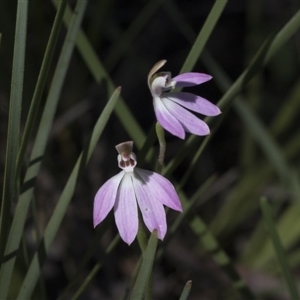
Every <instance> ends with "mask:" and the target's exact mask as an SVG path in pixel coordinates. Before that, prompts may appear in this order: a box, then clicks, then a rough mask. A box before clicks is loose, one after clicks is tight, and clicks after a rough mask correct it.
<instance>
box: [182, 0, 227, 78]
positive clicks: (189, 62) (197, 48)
mask: <svg viewBox="0 0 300 300" xmlns="http://www.w3.org/2000/svg"><path fill="white" fill-rule="evenodd" d="M226 4H227V0H217V1H216V2H215V4H214V6H213V8H212V10H211V11H210V13H209V15H208V17H207V19H206V21H205V23H204V25H203V27H202V29H201V31H200V32H199V35H198V37H197V39H196V41H195V43H194V44H193V47H192V49H191V51H190V53H189V55H188V57H187V58H186V60H185V62H184V64H183V66H182V68H181V70H180V73H184V72H188V71H191V70H192V69H193V68H194V66H195V64H196V62H197V60H198V58H199V56H200V54H201V52H202V50H203V48H204V46H205V44H206V42H207V41H208V39H209V37H210V35H211V33H212V31H213V29H214V28H215V26H216V24H217V22H218V20H219V18H220V16H221V14H222V12H223V10H224V8H225V6H226Z"/></svg>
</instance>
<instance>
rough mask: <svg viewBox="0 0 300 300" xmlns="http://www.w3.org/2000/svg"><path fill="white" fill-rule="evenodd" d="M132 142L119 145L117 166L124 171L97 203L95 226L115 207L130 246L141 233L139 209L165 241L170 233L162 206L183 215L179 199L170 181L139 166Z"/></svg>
mask: <svg viewBox="0 0 300 300" xmlns="http://www.w3.org/2000/svg"><path fill="white" fill-rule="evenodd" d="M132 148H133V142H131V141H129V142H125V143H122V144H119V145H117V146H116V149H117V151H118V153H119V155H118V166H119V167H120V168H121V169H122V171H121V172H120V173H119V174H117V175H115V176H114V177H112V178H111V179H109V180H108V181H106V182H105V183H104V184H103V186H102V187H101V188H100V189H99V190H98V192H97V194H96V196H95V200H94V227H96V226H97V225H98V224H99V223H101V222H102V221H103V220H104V219H105V218H106V216H107V215H108V213H109V212H110V210H111V209H112V208H113V207H114V213H115V222H116V225H117V227H118V230H119V233H120V236H121V238H122V239H123V240H124V242H126V243H127V244H128V245H130V244H131V243H132V242H133V240H134V239H135V237H136V235H137V231H138V223H139V222H138V208H137V207H138V206H139V208H140V211H141V213H142V217H143V220H144V223H145V224H146V226H147V228H148V229H149V230H150V231H151V232H152V231H153V230H154V229H156V230H157V232H158V238H159V239H161V240H163V238H164V237H165V235H166V232H167V222H166V213H165V209H164V206H163V205H166V206H168V207H170V208H172V209H174V210H177V211H180V212H182V207H181V203H180V200H179V197H178V195H177V193H176V191H175V188H174V187H173V185H172V184H171V182H170V181H169V180H167V179H166V178H164V177H163V176H161V175H159V174H157V173H154V172H150V171H146V170H142V169H140V168H137V167H136V164H137V161H136V156H135V154H134V153H133V152H132Z"/></svg>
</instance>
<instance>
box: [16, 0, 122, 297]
mask: <svg viewBox="0 0 300 300" xmlns="http://www.w3.org/2000/svg"><path fill="white" fill-rule="evenodd" d="M79 2H80V1H79ZM120 91H121V89H120V88H118V89H117V90H116V91H115V92H114V94H113V95H112V96H111V98H110V100H109V102H108V103H107V105H106V107H105V108H104V110H103V112H102V114H101V115H100V117H99V119H98V121H97V123H96V125H95V127H94V130H93V133H92V136H91V139H90V142H89V144H88V145H87V146H86V147H85V149H84V150H83V152H82V153H81V155H80V156H79V158H78V160H77V162H76V165H75V166H74V168H73V170H72V173H71V175H70V177H69V179H68V182H67V184H66V186H65V188H64V190H63V192H62V194H61V196H60V198H59V200H58V203H57V205H56V207H55V210H54V212H53V215H52V217H51V219H50V221H49V223H48V225H47V227H46V229H45V233H44V237H43V239H42V241H41V243H40V244H39V248H38V251H37V253H35V255H34V257H33V259H32V261H31V264H30V266H29V269H28V271H27V274H26V276H25V279H24V281H23V284H22V287H21V290H20V292H19V295H18V299H22V300H23V299H29V298H30V296H31V293H32V290H33V288H34V286H35V284H36V282H37V280H38V278H39V276H40V272H41V265H42V264H43V262H44V261H45V259H46V254H47V253H48V251H49V248H50V246H51V244H52V241H53V240H54V238H55V236H56V233H57V231H58V230H59V227H60V224H61V222H62V220H63V217H64V215H65V213H66V210H67V207H68V205H69V203H70V201H71V198H72V196H73V194H74V191H75V187H76V183H77V180H78V177H79V175H80V174H81V172H82V170H83V168H84V167H85V165H86V164H87V162H88V160H89V159H90V157H91V155H92V152H93V150H94V148H95V147H96V144H97V142H98V140H99V138H100V136H101V134H102V132H103V129H104V127H105V125H106V123H107V121H108V119H109V117H110V115H111V112H112V111H113V109H114V107H115V105H116V103H117V100H118V98H119V94H120Z"/></svg>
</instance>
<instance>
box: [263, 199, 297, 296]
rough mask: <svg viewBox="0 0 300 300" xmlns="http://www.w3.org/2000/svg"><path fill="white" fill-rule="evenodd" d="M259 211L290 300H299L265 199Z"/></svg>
mask: <svg viewBox="0 0 300 300" xmlns="http://www.w3.org/2000/svg"><path fill="white" fill-rule="evenodd" d="M260 205H261V210H262V213H263V216H264V219H265V221H266V226H267V229H268V231H269V234H270V238H271V239H272V243H273V247H274V250H275V252H276V255H277V258H278V262H279V264H280V267H281V271H282V275H283V277H284V280H285V281H286V284H287V287H288V289H289V292H290V296H291V299H293V300H297V299H299V294H298V290H297V286H296V284H295V281H294V280H293V277H292V274H291V272H290V270H289V266H288V263H287V260H286V256H285V254H284V249H283V247H282V244H281V241H280V239H279V236H278V233H277V230H276V227H275V223H274V220H273V217H272V213H271V208H270V206H269V204H268V202H267V199H265V198H263V199H261V201H260Z"/></svg>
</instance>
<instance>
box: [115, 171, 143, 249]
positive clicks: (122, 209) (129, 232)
mask: <svg viewBox="0 0 300 300" xmlns="http://www.w3.org/2000/svg"><path fill="white" fill-rule="evenodd" d="M132 176H133V175H132V173H126V174H125V175H124V177H123V179H122V181H121V183H120V186H119V190H118V193H117V198H116V203H115V207H114V210H115V221H116V224H117V227H118V230H119V233H120V236H121V238H122V240H123V241H124V242H126V243H127V244H128V245H130V244H131V243H132V242H133V240H134V239H135V237H136V234H137V231H138V211H137V203H136V197H135V193H134V188H133V183H132Z"/></svg>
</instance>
